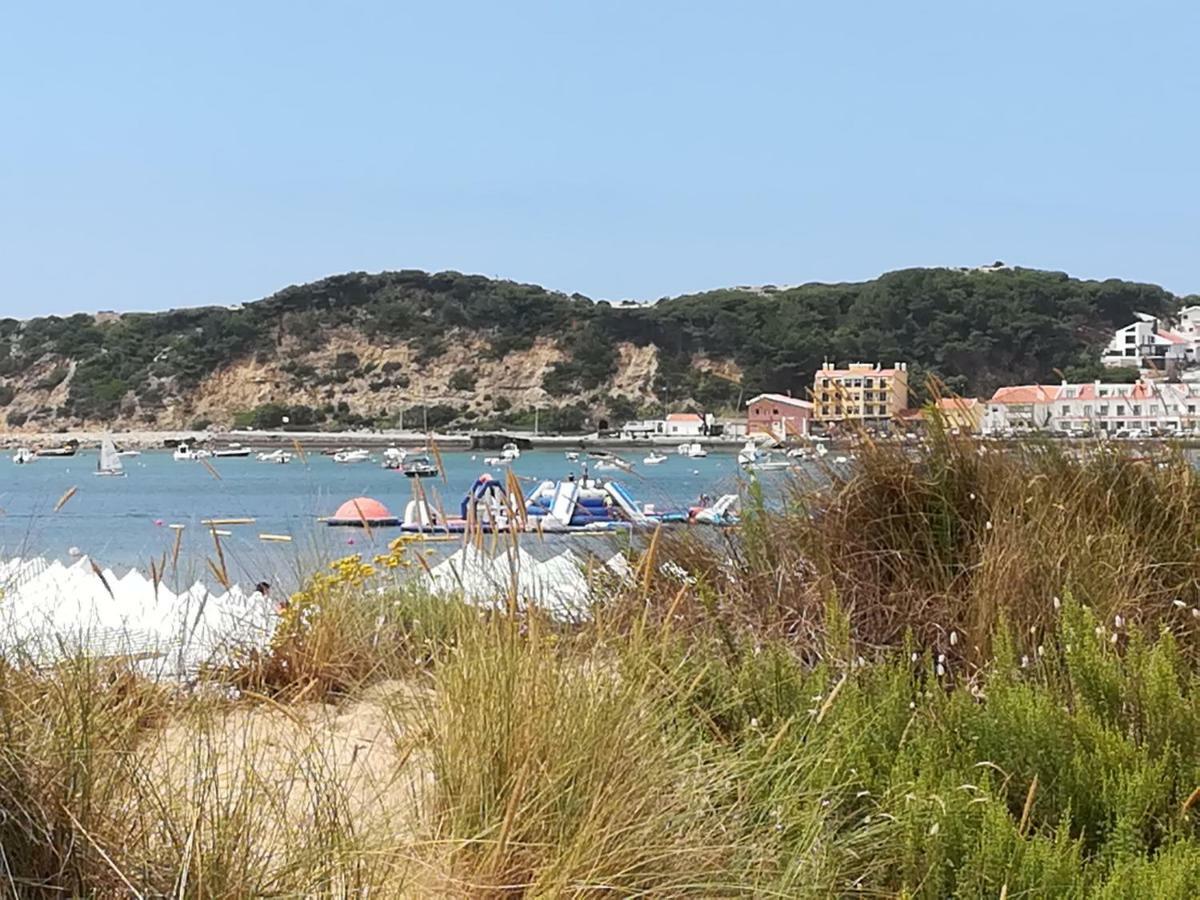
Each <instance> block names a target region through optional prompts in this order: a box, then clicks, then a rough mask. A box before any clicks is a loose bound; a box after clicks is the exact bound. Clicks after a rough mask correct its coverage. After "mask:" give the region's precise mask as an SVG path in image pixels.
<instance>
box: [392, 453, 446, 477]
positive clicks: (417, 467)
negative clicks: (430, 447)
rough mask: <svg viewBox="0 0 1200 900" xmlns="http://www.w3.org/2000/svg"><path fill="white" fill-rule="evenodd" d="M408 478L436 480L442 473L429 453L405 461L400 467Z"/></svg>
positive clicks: (419, 454)
mask: <svg viewBox="0 0 1200 900" xmlns="http://www.w3.org/2000/svg"><path fill="white" fill-rule="evenodd" d="M400 471H401V472H403V473H404V475H405V477H406V478H436V477H437V476H438V475H439V474H441V473H440V470H439V469H438V467H437V465H436V464H435V463H434V462H433V460H431V459H430V458H429V454H427V453H418V454H417V455H416V456H410V457H408V458H407V459H406V460H404V464H403V465H402V466H401V467H400Z"/></svg>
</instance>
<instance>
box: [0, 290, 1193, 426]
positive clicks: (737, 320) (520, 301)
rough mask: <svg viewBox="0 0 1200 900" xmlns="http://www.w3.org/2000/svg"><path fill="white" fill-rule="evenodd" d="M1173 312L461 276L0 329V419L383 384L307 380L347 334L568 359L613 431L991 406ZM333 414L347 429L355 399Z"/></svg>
mask: <svg viewBox="0 0 1200 900" xmlns="http://www.w3.org/2000/svg"><path fill="white" fill-rule="evenodd" d="M168 303H169V298H164V305H168ZM1178 304H1179V298H1176V297H1174V296H1173V295H1172V294H1170V293H1169V292H1167V291H1165V290H1163V289H1162V288H1160V287H1157V286H1154V285H1147V284H1136V283H1131V282H1125V281H1119V280H1108V281H1099V282H1097V281H1081V280H1078V279H1073V278H1070V277H1068V276H1067V275H1065V274H1063V273H1059V272H1046V271H1035V270H1025V269H1000V270H996V271H961V270H953V269H907V270H902V271H897V272H891V273H888V274H885V275H882V276H880V277H879V278H876V279H874V280H872V281H866V282H861V283H853V284H805V285H801V286H796V287H789V288H772V287H765V288H759V289H753V290H751V289H724V290H715V291H709V292H706V293H701V294H692V295H686V296H680V297H674V298H668V299H663V300H660V301H659V302H658V303H655V304H652V305H646V306H644V307H637V308H631V307H628V306H620V307H618V306H613V305H611V304H609V303H606V302H603V301H598V302H594V301H592V300H589V299H588V298H586V297H583V296H581V295H571V296H568V295H565V294H561V293H556V292H552V291H547V290H545V289H543V288H540V287H537V286H534V285H524V284H516V283H513V282H508V281H496V280H492V279H488V278H484V277H482V276H473V275H462V274H459V273H455V272H443V273H437V274H428V273H425V272H418V271H401V272H384V273H379V274H364V273H351V274H346V275H338V276H334V277H331V278H326V279H323V280H321V281H317V282H314V283H312V284H307V285H301V286H293V287H288V288H286V289H284V290H282V291H280V292H279V293H277V294H274V295H273V296H271V297H268V298H266V299H264V300H260V301H257V302H253V303H247V304H244V305H242V306H239V307H235V308H225V307H208V308H200V309H188V310H173V311H170V312H163V313H137V314H126V315H122V316H112V317H93V316H90V315H76V316H71V317H67V318H59V317H53V316H51V317H45V318H39V319H33V320H29V321H24V322H19V321H17V320H14V319H3V320H0V406H7V405H9V404H13V403H15V404H16V405H17V406H19V407H20V408H21V409H22V410H23V412H21V414H20V416H18V415H16V414H15V413H13V414H12V415H10V416H9V417H8V423H9V424H10V425H14V424H20V421H25V420H27V419H29V418H31V417H32V418H33V419H35V420H40V421H42V422H43V423H45V424H55V423H70V424H78V423H82V422H88V421H100V420H111V419H113V418H114V417H118V418H136V419H138V420H139V421H144V422H147V423H149V422H160V423H161V422H162V421H164V418H163V417H164V415H165V411H166V410H167V409H168V408H169V409H170V410H172V415H175V416H176V417H178V416H180V415H185V414H186V410H187V409H188V407H189V403H190V394H191V392H193V391H195V390H196V389H197V387H198V386H199V385H200V384H201V383H202V382H203V381H204V379H205V378H206V377H208V376H210V375H211V374H212V373H214V372H219V371H221V370H222V369H223V368H224V367H228V366H231V365H234V364H237V363H244V362H257V363H259V364H264V365H266V364H273V365H276V366H278V367H280V368H282V369H284V370H285V371H288V372H290V377H291V378H292V380H293V382H294V383H295V385H296V386H298V387H305V386H307V387H311V386H312V385H313V384H318V385H319V384H326V383H328V384H336V383H339V380H340V382H342V383H346V382H349V381H350V376H351V375H357V376H359V377H360V378H364V379H365V378H366V377H367V376H371V372H370V371H369V370H367V371H364V369H365V366H364V365H363V364H361V363H360V361H359V359H358V354H355V353H348V354H347V353H343V354H340V355H339V356H338V357H337V359H336V360H333V361H332V362H327V363H323V364H322V365H323V366H324V368H323V369H322V368H320V367H318V366H315V365H310V364H307V363H305V362H303V358H304V355H305V354H306V353H308V352H316V351H318V350H319V349H320V348H321V346H322V345H323V342H324V341H325V340H326V339H327V337H328V335H330V334H331V333H332V332H334V331H336V330H341V332H343V333H353V334H355V335H358V336H360V337H359V340H360V341H361V342H362V346H363V347H364V348H371V347H396V346H400V345H408V346H409V347H410V348H412V349H413V350H414V352H415V355H414V356H413V359H412V366H413V367H420V366H421V365H422V364H423V363H425V362H429V361H433V360H436V359H438V358H439V357H441V356H442V355H443V354H445V353H446V352H447V350H448V348H450V347H451V345H453V344H454V343H456V342H462V341H465V340H471V341H473V342H475V343H476V344H478V343H479V342H482V345H481V346H482V349H481V350H480V351H479V354H480V358H481V359H491V360H505V359H507V358H509V357H510V355H511V354H519V353H521V352H523V351H528V350H529V349H530V348H532V347H533V346H534V345H535V343H536V342H538V341H539V340H541V341H542V342H550V343H551V344H553V345H554V346H555V347H557V348H558V349H559V350H561V351H562V352H561V353H558V354H557V356H558V357H559V358H557V359H555V360H554V361H552V362H549V363H547V364H546V365H545V367H544V370H543V371H541V372H540V380H541V384H540V388H541V389H542V390H544V392H545V394H546V401H547V405H548V406H549V407H553V406H555V405H562V406H573V407H576V408H579V409H589V410H592V411H597V410H599V411H607V412H608V413H609V414H610V415H622V414H631V413H634V412H636V411H637V410H638V408H639V407H645V406H654V405H656V404H660V403H671V404H674V405H678V404H687V403H691V404H693V405H696V406H700V407H705V408H718V407H723V406H725V407H727V406H731V405H734V404H736V403H737V401H738V399H739V397H742V396H749V395H750V394H751V393H752V392H755V391H759V390H776V391H783V390H791V391H793V392H796V393H803V392H804V391H805V390H806V389H807V388H808V387H809V386H810V385H811V379H812V373H813V371H814V369H815V368H817V367H819V365H820V363H821V361H822V360H823V359H824V358H826V357H828V358H829V359H832V360H837V361H843V362H844V361H847V360H868V361H882V362H885V363H890V362H893V361H895V360H906V361H908V362H909V363H910V365H911V367H912V369H913V371H914V377H912V379H911V380H912V381H913V383H914V384H916V383H923V381H924V376H925V375H930V374H932V375H937V376H939V377H940V378H942V379H943V380H944V381H945V382H946V383H947V384H948V385H949V386H950V387H951V388H952V389H954V390H957V391H959V392H962V393H965V394H987V393H989V392H990V391H991V390H993V389H994V388H995V387H996V386H997V385H1000V384H1005V383H1013V382H1024V381H1051V380H1057V378H1058V377H1059V376H1058V375H1057V374H1056V373H1057V372H1058V371H1067V372H1068V373H1069V374H1070V375H1072V376H1076V377H1092V376H1093V374H1094V370H1095V366H1094V363H1093V360H1094V358H1095V355H1096V353H1097V350H1098V348H1099V347H1100V346H1102V345H1103V344H1104V343H1105V342H1106V341H1107V338H1108V332H1109V331H1110V330H1111V329H1112V328H1113V327H1116V326H1119V325H1123V324H1126V323H1127V322H1128V321H1129V320H1130V319H1131V318H1132V317H1133V314H1134V313H1135V312H1139V311H1141V312H1148V313H1155V314H1166V313H1170V312H1171V311H1173V310H1174V309H1176V308H1177V307H1178ZM621 343H626V344H630V345H634V346H637V347H649V346H651V345H653V347H655V348H657V366H656V370H655V374H654V376H653V378H652V379H651V380H650V383H647V384H645V385H644V386H642V387H641V389H640V396H625V395H615V394H614V393H613V390H612V384H613V380H614V378H615V377H616V376H617V375H618V368H619V365H620V363H619V359H618V354H617V352H616V348H617V346H618V345H619V344H621ZM697 355H700V356H703V357H704V358H705V359H707V360H710V361H724V362H727V363H733V364H735V367H736V370H740V371H741V372H742V377H741V379H740V383H738V382H737V380H736V379H734V380H729V379H728V378H722V377H718V376H716V375H713V374H710V373H708V372H707V371H706V370H705V369H703V368H698V367H697V366H696V365H695V359H696V357H697ZM351 357H353V358H351ZM34 372H36V373H38V374H37V378H36V380H31V379H32V376H31V374H30V373H34ZM392 375H393V377H392V378H391V379H390V380H388V381H387V382H386V386H387V387H389V388H396V387H397V386H398V385H399V386H401V387H402V385H403V383H405V382H404V381H402V379H405V378H406V377H407V376H406V374H405V373H403V372H401V373H398V377H397V373H394V372H393V373H392ZM455 378H456V382H455V384H454V389H455V390H458V391H460V392H462V391H467V392H469V391H470V390H471V389H472V388H475V389H477V390H480V391H491V392H493V393H494V392H495V389H494V387H493V386H490V385H487V384H482V385H478V386H477V387H476V383H475V380H474V375H473V373H472V371H471V370H470V369H469V367H468V368H465V369H460V370H456V373H455ZM369 383H370V384H373V385H379V384H381V383H382V382H380V381H379V380H378V379H376V380H375V381H371V382H369ZM60 386H61V387H62V388H65V390H57V391H56V390H55V389H56V388H59V387H60ZM37 392H41V393H37ZM43 395H44V399H43ZM267 399H269V400H270V401H271V402H276V403H286V402H287V401H288V397H287V396H279V397H274V396H270V397H268V398H267ZM339 403H340V404H341V405H345V406H347V407H348V408H350V409H351V410H353V407H354V406H355V405H356V397H355V395H353V393H351V394H349V395H347V396H345V397H343V398H342V399H341V400H340V401H339ZM331 405H332V404H331ZM234 412H238V411H237V410H231V411H230V414H231V415H232V414H233V413H234ZM14 420H18V421H14Z"/></svg>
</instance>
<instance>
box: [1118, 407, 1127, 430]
mask: <svg viewBox="0 0 1200 900" xmlns="http://www.w3.org/2000/svg"><path fill="white" fill-rule="evenodd" d="M1117 415H1118V416H1123V415H1125V404H1124V403H1118V404H1117ZM1117 427H1118V428H1119V427H1121V426H1120V423H1119V422H1118V423H1117Z"/></svg>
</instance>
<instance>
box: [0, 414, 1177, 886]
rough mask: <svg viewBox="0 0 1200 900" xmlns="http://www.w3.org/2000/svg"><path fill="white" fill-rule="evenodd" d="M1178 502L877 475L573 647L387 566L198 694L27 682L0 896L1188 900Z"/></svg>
mask: <svg viewBox="0 0 1200 900" xmlns="http://www.w3.org/2000/svg"><path fill="white" fill-rule="evenodd" d="M830 474H831V475H834V473H830ZM1197 490H1198V489H1197V487H1196V480H1195V476H1194V474H1193V473H1192V470H1191V468H1190V467H1189V466H1188V465H1187V463H1186V462H1185V461H1183V460H1181V459H1175V458H1164V459H1161V460H1132V459H1128V458H1122V457H1120V456H1118V455H1115V454H1108V453H1098V454H1096V455H1094V456H1092V457H1089V458H1087V459H1083V460H1080V459H1075V458H1073V457H1071V456H1069V455H1067V454H1064V453H1060V452H1058V451H1057V450H1056V449H1055V448H1054V447H1053V446H1046V447H1027V448H1025V449H1024V450H1013V451H1011V452H1005V453H997V452H994V451H990V449H989V451H988V452H981V448H980V447H979V446H978V445H976V444H973V443H971V442H966V441H964V442H959V441H953V440H951V439H949V438H948V437H941V438H939V439H938V440H936V441H935V443H934V445H933V447H932V448H931V449H930V450H929V451H928V452H927V453H924V454H921V455H919V456H918V455H914V454H912V453H911V452H908V451H905V450H900V449H896V448H892V447H883V446H881V447H871V446H867V447H864V448H863V449H862V450H861V451H860V452H859V454H858V460H857V464H856V466H855V467H854V468H853V469H852V470H851V471H850V472H849V473H847V474H845V475H841V476H837V475H834V477H833V481H832V484H831V485H830V486H828V487H822V488H821V489H820V490H814V489H812V487H811V486H810V485H802V484H797V485H795V486H794V488H793V489H792V490H791V491H790V492H789V494H788V496H787V497H786V502H785V503H784V504H783V505H782V506H773V505H772V504H771V503H769V502H767V501H766V500H765V499H762V498H759V499H758V500H756V498H755V497H754V496H753V493H752V496H751V497H749V498H748V502H747V507H748V514H747V520H746V523H745V525H744V527H743V528H742V529H741V530H740V532H738V533H733V534H728V535H725V536H723V537H721V538H718V539H713V538H712V536H711V535H710V536H709V537H708V538H707V539H704V540H699V539H693V538H687V537H685V538H682V539H680V538H669V537H668V536H666V535H660V536H657V537H656V538H655V539H653V540H652V541H651V543H650V546H649V547H648V548H647V549H646V550H645V552H644V554H643V555H642V557H641V558H640V559H639V560H636V561H635V566H634V575H633V576H632V577H630V578H629V579H628V580H627V581H626V582H624V583H623V584H621V585H618V586H615V587H614V588H613V589H612V590H611V591H609V592H607V593H606V594H605V596H604V597H603V598H600V599H599V600H598V602H597V604H596V607H595V609H594V610H593V615H592V617H591V618H590V620H588V621H586V622H583V623H572V624H562V623H555V622H553V621H551V620H550V619H549V618H547V617H546V616H544V615H543V614H541V613H540V612H539V611H538V609H537V608H536V606H535V605H531V604H518V603H517V602H515V601H516V598H501V597H498V598H497V603H496V604H495V606H494V608H490V609H487V610H481V609H478V608H475V607H471V606H468V605H466V604H463V603H462V602H460V601H457V600H455V599H454V598H446V597H431V596H429V595H428V594H426V593H423V592H421V591H417V590H414V589H413V588H412V587H411V586H407V587H406V586H403V585H402V584H401V583H400V582H397V581H394V580H393V576H394V575H395V574H397V573H396V571H395V570H400V569H403V566H401V565H400V562H399V560H400V559H401V555H400V554H397V553H389V554H387V555H384V556H381V557H379V558H376V559H374V560H372V561H369V562H368V561H363V560H357V559H354V558H350V559H347V560H343V561H340V562H339V563H337V564H336V565H335V566H334V567H333V568H331V569H330V570H328V571H327V572H326V573H324V574H322V575H320V576H319V577H314V578H313V579H311V580H310V582H309V583H308V585H306V587H305V589H304V590H303V591H301V592H300V593H299V594H297V595H296V596H295V597H294V598H292V601H291V603H290V604H289V607H288V609H287V611H286V612H285V615H284V621H283V624H282V625H281V627H280V629H279V630H278V632H277V634H276V640H275V642H274V644H273V645H272V647H271V648H270V649H269V650H268V651H267V652H264V653H259V654H257V655H254V656H251V657H249V658H247V659H246V660H245V663H244V665H242V666H240V667H237V668H235V669H234V670H232V671H231V670H230V669H228V668H225V669H223V670H220V671H217V670H214V671H211V672H208V673H206V674H205V678H204V679H202V680H201V681H200V682H199V683H197V684H195V685H192V686H191V687H189V688H188V689H181V688H178V687H176V688H169V689H168V688H165V687H162V686H159V685H154V684H151V683H149V682H147V681H146V680H145V679H144V678H142V677H140V676H138V675H137V674H136V672H135V669H134V668H133V667H132V666H131V665H129V664H126V663H123V662H121V661H119V660H116V661H114V660H109V661H97V660H89V659H86V658H83V657H76V658H71V659H68V660H67V661H66V662H63V663H62V664H60V665H57V666H55V667H53V668H49V669H46V668H35V667H33V666H32V665H31V664H28V663H23V662H21V661H12V662H11V663H9V664H6V665H5V666H3V667H2V668H0V851H2V852H0V894H7V895H11V896H21V897H25V896H44V897H50V896H63V895H68V896H96V897H118V896H122V897H123V896H165V895H174V896H193V897H251V896H399V897H425V896H448V897H510V896H512V897H515V896H528V897H559V896H572V897H585V896H586V897H599V896H622V897H624V896H656V897H680V896H696V897H721V896H730V897H733V896H766V897H771V896H774V897H830V896H864V897H881V896H909V897H929V898H935V897H947V896H964V897H1006V898H1015V897H1065V898H1083V897H1097V896H1099V897H1113V898H1116V897H1139V896H1145V897H1167V898H1176V897H1177V898H1184V897H1193V896H1198V895H1200V834H1198V833H1197V816H1198V815H1200V756H1198V755H1197V753H1196V750H1195V748H1196V747H1197V746H1198V740H1200V704H1198V703H1197V692H1198V691H1200V670H1198V668H1197V658H1196V653H1195V650H1196V647H1195V639H1196V629H1197V627H1200V612H1197V603H1198V602H1200V595H1198V593H1197V591H1198V588H1197V578H1198V577H1200V566H1198V563H1200V560H1198V559H1197V557H1196V554H1197V552H1198V551H1197V546H1198V541H1197V537H1198V536H1200V535H1198V533H1197V532H1198V530H1200V517H1198V516H1197V513H1196V510H1197V506H1196V504H1197V501H1198V500H1200V495H1198V494H1197ZM389 559H390V560H391V562H389Z"/></svg>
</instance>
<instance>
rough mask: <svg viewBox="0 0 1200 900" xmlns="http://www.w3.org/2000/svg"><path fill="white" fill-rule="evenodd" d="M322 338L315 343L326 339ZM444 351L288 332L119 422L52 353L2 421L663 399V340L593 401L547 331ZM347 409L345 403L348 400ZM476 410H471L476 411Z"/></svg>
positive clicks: (184, 423) (65, 423) (227, 419)
mask: <svg viewBox="0 0 1200 900" xmlns="http://www.w3.org/2000/svg"><path fill="white" fill-rule="evenodd" d="M314 345H315V346H314ZM439 351H440V352H438V353H436V354H426V355H427V356H430V357H431V358H427V359H426V358H422V354H421V348H419V347H414V346H413V345H410V344H408V343H402V342H382V343H381V342H378V341H375V340H373V339H372V338H371V337H370V336H369V335H366V334H363V333H361V332H358V331H356V330H354V329H352V328H344V329H339V330H335V331H332V332H327V333H324V334H322V335H321V338H320V340H319V342H318V341H316V340H313V339H309V340H308V341H307V342H304V341H302V340H300V339H297V338H295V337H291V336H287V335H286V334H285V335H283V336H282V337H281V339H280V343H279V344H278V345H276V346H274V347H270V348H267V349H264V350H263V351H260V352H259V353H258V354H256V355H255V356H251V357H245V358H242V359H240V360H238V361H236V362H234V363H232V364H230V365H226V366H223V367H222V368H220V369H218V370H216V371H214V372H212V373H211V374H209V375H208V376H207V377H205V378H204V379H203V380H202V381H201V382H200V383H199V384H198V385H195V386H193V387H189V388H185V387H183V386H181V385H179V384H177V383H176V382H174V381H173V380H171V379H162V380H156V379H151V380H149V381H147V382H146V383H144V384H141V385H138V386H137V388H136V389H134V390H132V391H130V392H129V393H128V394H126V395H125V396H124V398H122V400H121V403H120V412H119V413H118V414H117V415H115V416H113V417H112V418H111V419H110V420H107V421H103V422H99V421H90V420H80V419H78V418H76V417H74V416H72V415H70V414H69V409H70V404H69V402H68V401H69V392H70V389H71V379H72V376H73V374H74V371H75V363H74V362H73V361H72V360H68V359H63V358H61V357H46V358H45V359H42V360H40V361H39V362H38V363H37V364H36V365H34V366H31V367H29V368H27V369H26V370H24V371H21V372H19V373H15V374H11V375H9V376H7V377H5V378H0V399H3V393H4V391H3V387H7V388H9V389H10V390H11V393H12V397H11V399H10V401H9V402H8V404H7V405H2V404H0V424H3V426H4V427H6V429H7V430H10V431H47V430H53V429H54V428H59V427H74V428H79V427H83V428H99V429H105V428H113V429H121V428H130V429H145V428H159V429H168V430H169V429H185V428H190V427H191V426H192V425H193V424H194V423H197V422H208V423H211V424H212V425H214V426H217V427H228V426H231V425H232V424H233V422H234V419H235V417H236V416H237V414H238V413H243V412H247V411H250V410H253V409H255V408H256V407H259V406H262V405H264V404H269V403H279V404H285V405H288V406H295V405H302V406H308V407H312V408H313V409H323V408H324V409H328V408H330V407H333V408H338V407H342V408H343V409H344V408H347V407H348V408H349V409H350V410H351V411H352V412H353V413H355V414H358V415H361V416H372V417H388V416H394V415H396V414H397V413H398V412H400V411H401V410H405V409H408V408H412V407H420V406H423V405H428V406H430V407H433V406H449V407H452V408H453V409H455V410H456V411H458V412H460V413H461V414H462V415H464V416H467V417H468V418H470V419H475V418H487V417H490V416H492V415H494V414H495V413H496V412H497V404H498V403H499V405H500V408H501V409H511V410H523V409H532V408H534V407H538V408H540V409H543V410H546V409H550V408H553V407H562V406H575V405H578V404H579V403H581V402H582V403H583V404H584V405H585V406H589V407H592V408H594V410H595V411H601V410H603V408H604V406H605V404H606V402H607V401H609V400H610V399H612V398H622V399H626V400H628V401H631V402H632V403H634V404H635V405H636V406H643V405H646V404H652V403H655V402H656V401H657V398H656V397H655V394H654V381H655V377H656V375H657V373H658V368H659V351H658V348H657V347H656V346H654V345H647V346H638V345H635V344H632V343H621V344H618V345H617V346H616V347H615V352H616V354H617V361H616V363H617V364H616V370H615V373H614V374H613V376H612V377H611V378H610V380H609V382H608V383H607V384H605V385H602V386H601V387H600V388H598V389H596V390H594V391H592V392H591V393H590V394H589V395H587V396H577V395H569V396H553V395H551V394H549V393H548V392H547V391H546V390H545V389H544V388H543V387H542V383H543V379H544V377H545V376H546V374H547V372H549V371H550V370H551V369H552V368H553V366H554V365H555V364H556V363H559V362H563V361H566V360H567V358H568V357H567V351H565V350H564V349H562V348H561V347H559V346H557V345H556V344H555V342H553V341H552V340H550V339H547V338H540V339H538V340H537V341H535V342H534V344H533V346H532V347H529V348H528V349H523V350H516V351H512V352H509V353H507V354H505V355H504V356H502V357H500V358H491V357H490V356H489V345H488V343H487V342H486V340H484V339H483V338H481V337H479V336H477V335H465V336H464V335H458V336H456V335H450V336H448V338H447V339H446V341H445V342H444V345H443V346H442V347H440V348H439ZM692 364H693V367H694V368H696V369H698V370H704V371H714V372H718V373H719V374H721V375H723V376H725V377H729V378H734V379H736V378H737V377H739V376H740V372H738V371H737V370H736V367H733V366H731V364H729V363H728V362H726V361H723V360H710V359H707V358H703V357H696V358H695V359H693V361H692ZM343 404H344V406H342V405H343ZM468 414H471V415H468Z"/></svg>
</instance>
